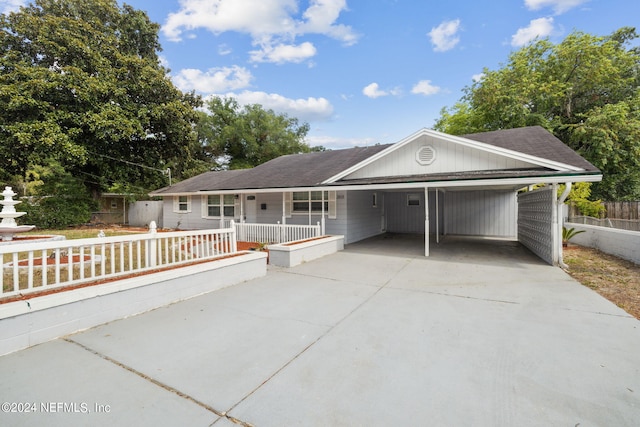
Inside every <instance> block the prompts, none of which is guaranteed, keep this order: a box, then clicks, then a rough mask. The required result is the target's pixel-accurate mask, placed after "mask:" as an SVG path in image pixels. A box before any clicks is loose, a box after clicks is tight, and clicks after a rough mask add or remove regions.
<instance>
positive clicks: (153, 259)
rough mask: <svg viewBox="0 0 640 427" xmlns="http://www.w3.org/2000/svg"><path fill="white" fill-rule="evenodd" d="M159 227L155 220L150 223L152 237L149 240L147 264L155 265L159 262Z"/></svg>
mask: <svg viewBox="0 0 640 427" xmlns="http://www.w3.org/2000/svg"><path fill="white" fill-rule="evenodd" d="M157 232H158V227H157V226H156V222H155V221H151V222H150V223H149V234H150V235H151V238H150V239H149V240H147V242H148V245H147V266H148V267H155V266H156V265H157V262H158V259H157V258H158V239H157Z"/></svg>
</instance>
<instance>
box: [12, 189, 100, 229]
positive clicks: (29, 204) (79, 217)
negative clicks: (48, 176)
mask: <svg viewBox="0 0 640 427" xmlns="http://www.w3.org/2000/svg"><path fill="white" fill-rule="evenodd" d="M20 208H21V209H23V210H24V211H25V212H27V214H26V215H25V216H23V217H20V218H19V220H20V223H21V224H32V225H35V226H36V227H38V228H65V227H69V226H73V225H79V224H84V223H87V222H89V220H90V219H91V213H92V212H94V211H95V210H96V205H95V203H94V202H93V201H92V200H91V199H90V198H82V197H74V196H62V197H60V196H56V197H38V198H31V199H30V200H28V201H26V202H24V203H23V204H21V205H20Z"/></svg>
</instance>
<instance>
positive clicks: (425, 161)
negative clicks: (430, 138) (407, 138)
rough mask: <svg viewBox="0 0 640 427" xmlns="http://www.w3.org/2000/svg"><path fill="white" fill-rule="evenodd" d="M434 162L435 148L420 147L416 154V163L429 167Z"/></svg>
mask: <svg viewBox="0 0 640 427" xmlns="http://www.w3.org/2000/svg"><path fill="white" fill-rule="evenodd" d="M435 160H436V150H435V148H433V147H431V146H429V145H426V146H424V147H420V148H419V149H418V151H417V152H416V161H417V162H418V163H420V164H421V165H423V166H426V165H430V164H431V163H433V162H434V161H435Z"/></svg>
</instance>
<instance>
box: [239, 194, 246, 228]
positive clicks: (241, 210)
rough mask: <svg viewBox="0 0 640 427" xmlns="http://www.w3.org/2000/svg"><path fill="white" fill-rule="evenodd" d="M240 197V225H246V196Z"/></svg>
mask: <svg viewBox="0 0 640 427" xmlns="http://www.w3.org/2000/svg"><path fill="white" fill-rule="evenodd" d="M238 197H240V224H244V198H245V195H244V194H239V195H238Z"/></svg>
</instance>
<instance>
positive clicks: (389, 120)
mask: <svg viewBox="0 0 640 427" xmlns="http://www.w3.org/2000/svg"><path fill="white" fill-rule="evenodd" d="M24 3H25V1H23V0H0V9H1V10H3V11H6V10H8V9H11V8H15V7H16V6H17V5H20V4H24ZM126 3H128V4H130V5H132V6H134V7H135V8H138V9H142V10H144V11H146V12H147V14H148V15H149V17H150V18H151V20H153V21H155V22H157V23H159V24H161V25H162V29H161V32H160V42H161V44H162V47H163V52H161V57H162V60H163V61H164V63H165V65H166V66H167V67H168V68H170V69H171V74H170V76H171V78H172V80H173V81H174V83H175V84H176V85H177V86H178V87H179V88H180V89H182V90H184V91H190V90H195V91H196V92H197V93H199V94H201V95H202V96H203V97H207V96H211V95H219V96H220V95H222V96H233V97H235V98H237V99H238V101H239V102H240V103H241V104H247V103H258V104H261V105H263V107H265V108H269V109H273V110H274V111H276V112H279V113H286V114H288V115H289V116H292V117H297V118H299V119H300V120H301V121H306V122H308V123H309V124H310V125H311V130H310V132H309V134H308V138H307V142H308V143H309V144H311V145H323V146H325V147H327V148H333V149H336V148H347V147H352V146H363V145H371V144H375V143H390V142H396V141H398V140H400V139H402V138H404V137H405V136H408V135H410V134H412V133H414V132H415V131H417V130H419V129H421V128H423V127H427V128H431V127H432V126H433V124H434V123H435V120H436V119H437V118H438V117H439V115H440V110H441V109H442V108H443V107H450V106H452V105H453V104H454V103H455V102H456V101H458V100H459V99H460V98H461V96H462V95H463V92H462V89H463V88H464V87H465V86H469V85H471V84H472V82H473V79H474V78H478V76H480V75H481V73H482V70H483V68H485V67H486V68H488V69H497V68H499V67H500V65H501V64H504V63H505V62H506V61H507V58H508V55H509V53H510V52H512V51H513V50H516V49H518V48H519V47H521V46H522V45H524V44H525V43H527V42H528V41H530V40H532V39H533V38H534V37H536V36H538V37H549V38H550V39H551V40H552V41H554V42H560V41H561V40H562V39H563V38H564V37H565V36H566V35H568V34H569V33H570V32H572V31H573V30H579V31H583V32H587V33H591V34H596V35H608V34H610V33H612V32H613V31H615V30H616V29H618V28H620V27H623V26H640V1H638V0H491V1H463V0H450V1H419V0H411V1H410V0H309V1H297V0H128V1H126Z"/></svg>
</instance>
